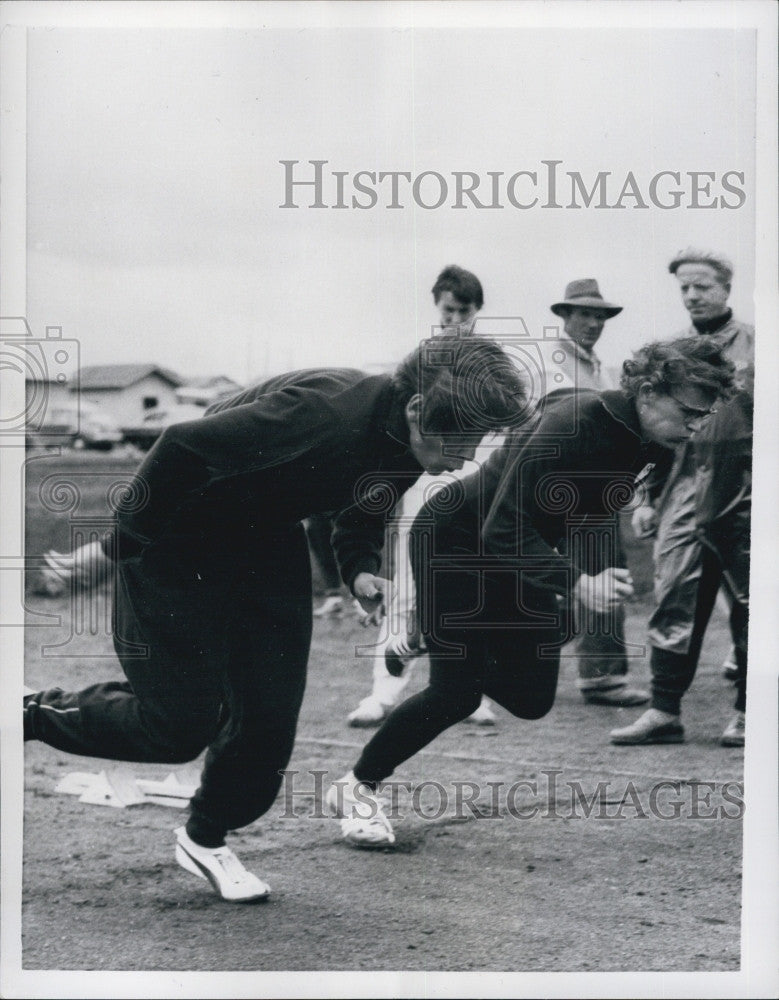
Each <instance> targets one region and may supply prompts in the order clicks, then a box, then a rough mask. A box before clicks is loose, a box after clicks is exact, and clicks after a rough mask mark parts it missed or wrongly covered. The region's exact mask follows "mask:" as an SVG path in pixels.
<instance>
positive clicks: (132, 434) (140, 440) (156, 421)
mask: <svg viewBox="0 0 779 1000" xmlns="http://www.w3.org/2000/svg"><path fill="white" fill-rule="evenodd" d="M205 412H206V410H205V407H204V406H195V405H194V404H191V403H177V404H175V405H174V406H157V407H155V408H154V409H153V410H149V412H148V413H147V414H145V415H144V417H143V420H142V421H141V423H140V424H135V425H134V426H132V427H123V428H122V434H123V435H124V440H125V441H128V442H129V443H130V444H134V445H135V447H136V448H140V449H141V451H148V450H149V448H151V446H152V445H153V444H154V442H155V441H156V440H157V438H158V437H159V436H160V434H162V432H163V431H164V430H165V428H166V427H170V426H171V424H180V423H182V422H183V421H185V420H198V419H200V417H202V416H203V414H204V413H205Z"/></svg>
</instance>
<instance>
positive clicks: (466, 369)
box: [24, 337, 524, 901]
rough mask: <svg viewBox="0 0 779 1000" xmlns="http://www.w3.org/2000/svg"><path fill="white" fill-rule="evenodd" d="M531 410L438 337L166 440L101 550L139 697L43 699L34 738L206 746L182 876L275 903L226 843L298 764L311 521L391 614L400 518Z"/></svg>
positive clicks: (139, 757)
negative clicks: (307, 521) (322, 527)
mask: <svg viewBox="0 0 779 1000" xmlns="http://www.w3.org/2000/svg"><path fill="white" fill-rule="evenodd" d="M523 405H524V388H523V384H522V381H521V379H520V377H519V376H518V374H517V372H516V369H515V368H514V366H513V364H512V362H511V361H510V360H509V358H508V357H507V356H506V355H505V354H504V353H503V351H502V350H501V349H500V348H499V347H498V346H497V345H496V344H494V343H493V342H491V341H486V340H475V339H473V338H462V337H437V338H435V339H433V340H430V341H425V342H423V343H422V344H421V345H420V347H419V348H418V349H417V350H416V351H414V352H413V353H412V354H411V355H410V356H409V357H408V358H407V359H406V361H405V362H404V363H403V364H402V365H401V366H400V367H399V368H398V370H397V371H396V372H395V374H394V376H390V375H377V376H368V375H365V374H363V373H361V372H358V371H354V370H351V369H333V370H314V371H303V372H294V373H292V374H290V375H285V376H281V377H279V378H276V379H272V380H271V381H269V382H266V383H264V384H263V385H261V386H258V387H256V388H254V389H250V390H247V391H245V392H242V393H240V394H239V395H237V396H234V397H233V398H232V399H230V400H228V401H226V402H224V403H221V404H219V405H217V406H216V407H214V409H213V411H212V412H211V413H210V414H209V415H207V416H205V417H203V418H202V419H201V420H197V421H192V422H190V423H183V424H178V425H175V426H173V427H171V428H169V429H168V430H166V431H165V432H164V434H163V435H162V436H161V438H160V439H159V440H158V441H157V443H156V444H155V446H154V447H153V448H152V449H151V451H150V452H149V454H148V455H147V457H146V459H145V460H144V462H143V463H142V465H141V467H140V469H139V471H138V473H137V475H136V477H135V479H134V481H133V484H132V488H131V489H130V491H129V493H128V495H127V497H126V498H125V501H124V502H123V504H122V505H121V509H120V512H119V513H118V516H117V520H116V526H115V530H114V532H112V533H111V534H110V535H109V536H108V537H107V538H106V540H105V542H104V548H105V550H106V553H107V554H109V555H110V556H111V557H112V558H113V559H115V560H116V563H117V573H116V584H115V599H114V613H115V617H116V622H115V629H114V645H115V648H116V651H117V654H118V656H119V659H120V662H121V665H122V669H123V670H124V673H125V675H126V677H127V680H126V681H124V682H121V683H120V682H111V683H105V684H95V685H92V686H91V687H88V688H86V689H85V690H83V691H79V692H65V691H62V690H60V689H58V688H53V689H49V690H45V691H39V692H37V693H32V694H28V695H26V696H25V699H24V732H25V738H26V739H37V740H41V741H43V742H45V743H49V744H50V745H51V746H54V747H56V748H58V749H60V750H65V751H67V752H70V753H76V754H81V755H84V756H93V757H107V758H111V759H115V760H131V761H150V762H151V761H156V762H169V763H177V762H184V761H188V760H192V759H194V758H195V757H197V756H198V754H200V752H201V751H202V750H203V749H204V748H206V747H208V752H207V754H206V759H205V766H204V769H203V773H202V779H201V784H200V787H199V789H198V790H197V792H196V794H195V796H194V798H193V800H192V803H191V812H190V816H189V819H188V822H187V824H186V827H182V828H181V829H179V830H177V831H176V833H177V841H176V857H177V860H178V861H179V863H180V864H181V865H182V867H184V868H186V869H187V870H188V871H190V872H192V873H193V874H195V875H199V876H200V877H202V878H207V879H209V881H211V883H212V884H213V886H214V888H215V889H216V891H217V892H218V893H219V894H220V895H221V896H222V898H224V899H227V900H230V901H247V900H254V899H261V898H264V897H265V896H267V894H268V892H269V889H268V886H267V885H266V884H265V883H264V882H262V881H261V880H260V879H259V878H257V877H256V876H255V875H253V874H251V873H250V872H248V871H246V869H245V868H244V867H243V865H242V864H241V863H240V861H239V860H238V859H237V857H236V856H235V854H233V852H232V851H231V850H230V848H229V847H227V846H226V844H225V834H226V833H227V832H228V831H229V830H234V829H236V828H238V827H242V826H245V825H247V824H248V823H251V822H253V821H254V820H255V819H257V818H258V817H259V816H261V815H263V814H264V813H265V812H266V811H267V810H268V809H269V808H270V806H271V804H272V803H273V801H274V799H275V797H276V794H277V792H278V788H279V785H280V782H281V776H280V774H279V772H280V771H282V770H283V769H284V768H285V767H286V765H287V763H288V761H289V757H290V754H291V752H292V747H293V742H294V737H295V728H296V724H297V717H298V711H299V709H300V704H301V700H302V697H303V691H304V687H305V677H306V665H307V660H308V652H309V644H310V637H311V574H310V562H309V556H308V547H307V544H306V538H305V533H304V529H303V526H302V524H301V522H302V520H303V519H304V518H306V517H308V516H310V515H312V514H314V513H317V512H320V511H339V512H340V513H339V514H338V516H337V517H336V522H335V530H334V535H333V545H334V549H335V553H336V557H337V559H338V563H339V567H340V572H341V575H342V577H343V580H344V582H345V583H346V584H347V586H349V587H350V588H351V591H352V593H353V594H354V596H355V597H356V598H357V599H358V600H359V601H360V602H361V604H362V605H363V607H364V608H365V610H366V611H371V612H372V613H373V614H374V615H375V614H378V612H379V609H380V605H381V604H382V602H383V599H384V594H385V590H386V587H387V585H386V581H384V580H382V579H381V578H380V577H378V576H377V575H376V574H377V573H378V572H379V567H380V559H381V548H382V544H383V537H384V518H385V515H386V514H387V513H389V511H391V510H392V508H393V507H394V506H395V504H396V503H397V500H398V498H399V497H400V496H401V495H402V493H403V492H404V491H405V490H406V489H407V488H408V487H409V486H410V485H411V484H412V483H413V482H414V481H415V480H416V479H417V477H418V476H419V475H420V474H421V473H422V472H423V471H427V472H431V473H440V472H444V471H452V470H454V469H458V468H461V467H462V464H463V462H464V461H465V460H467V459H470V458H472V456H473V453H474V451H475V447H476V445H477V443H478V441H479V440H480V439H481V437H482V436H483V435H484V434H485V433H488V432H490V431H493V430H496V429H499V428H501V427H504V426H506V425H507V424H510V423H512V422H514V421H515V419H516V418H517V416H518V414H520V413H521V412H522V409H523Z"/></svg>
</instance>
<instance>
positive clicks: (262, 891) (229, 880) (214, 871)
mask: <svg viewBox="0 0 779 1000" xmlns="http://www.w3.org/2000/svg"><path fill="white" fill-rule="evenodd" d="M176 861H178V863H179V864H180V865H181V867H182V868H185V869H186V870H187V871H188V872H191V873H192V874H193V875H197V877H198V878H204V879H208V881H209V882H210V883H211V885H212V886H213V887H214V889H215V890H216V892H217V893H218V894H219V895H220V896H221V897H222V899H226V900H227V901H228V902H229V903H252V902H254V901H256V900H259V899H266V898H267V897H268V895H269V894H270V886H269V885H267V883H265V882H263V881H262V880H261V879H259V878H257V876H256V875H252V873H251V872H247V870H246V869H245V868H244V866H243V865H242V864H241V862H240V861H239V860H238V858H237V857H236V856H235V854H233V852H232V851H231V850H230V848H229V847H215V848H210V847H201V846H200V845H199V844H196V843H195V842H194V840H192V839H191V838H190V837H188V836H187V831H186V829H185V828H184V827H183V826H180V827H179V828H178V830H176Z"/></svg>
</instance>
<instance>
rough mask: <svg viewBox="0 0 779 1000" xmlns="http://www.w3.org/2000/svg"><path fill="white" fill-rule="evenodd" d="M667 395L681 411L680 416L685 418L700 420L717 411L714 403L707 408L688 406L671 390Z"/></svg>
mask: <svg viewBox="0 0 779 1000" xmlns="http://www.w3.org/2000/svg"><path fill="white" fill-rule="evenodd" d="M668 395H669V396H670V397H671V399H672V400H673V401H674V402H675V403H676V405H677V406H678V407H679V409H680V410H681V411H682V416H683V417H684V418H685V419H687V420H702V419H703V418H704V417H710V416H711V415H712V413H716V412H717V407H716V405H714V406H710V407H708V408H707V409H700V408H699V407H697V406H689V405H688V404H687V403H683V402H682V401H681V399H679V398H678V397H677V396H674V394H673V393H672V392H669V393H668Z"/></svg>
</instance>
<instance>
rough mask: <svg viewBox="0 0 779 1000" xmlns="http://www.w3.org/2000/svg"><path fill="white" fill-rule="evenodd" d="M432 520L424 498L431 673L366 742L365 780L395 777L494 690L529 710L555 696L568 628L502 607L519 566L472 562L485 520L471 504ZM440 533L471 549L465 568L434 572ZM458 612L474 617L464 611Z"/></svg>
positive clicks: (417, 531) (420, 553)
mask: <svg viewBox="0 0 779 1000" xmlns="http://www.w3.org/2000/svg"><path fill="white" fill-rule="evenodd" d="M431 521H432V513H431V511H430V509H429V508H423V511H422V512H421V513H420V518H419V519H418V520H417V522H415V526H414V530H413V531H412V536H413V537H412V561H413V564H414V579H415V582H416V587H417V599H418V603H419V609H420V616H421V620H422V622H423V623H427V624H426V627H423V635H424V637H425V642H426V645H427V648H428V651H429V653H430V682H429V684H428V686H427V687H426V688H425V689H424V690H423V691H421V692H419V693H418V694H416V695H414V696H412V697H411V698H409V699H407V700H406V701H404V702H403V703H402V704H401V705H399V706H398V707H397V708H396V709H395V710H394V711H393V712H392V713H391V714H390V715H389V716H388V718H387V719H386V720H385V722H384V724H383V725H382V726H381V728H380V729H379V730H378V732H377V733H376V734H375V736H374V737H373V738H372V739H371V740H370V741H369V743H368V744H367V745H366V746H365V748H364V749H363V752H362V754H361V756H360V759H359V760H358V762H357V764H356V765H355V768H354V773H355V776H356V777H357V778H358V779H360V780H362V781H368V782H378V781H382V780H384V779H385V778H387V777H388V776H389V775H390V774H392V772H393V771H394V770H395V768H396V767H398V766H399V765H400V764H401V763H402V762H403V761H405V760H407V759H408V758H409V757H412V756H413V755H414V754H415V753H417V752H418V751H419V750H421V749H422V748H423V747H424V746H426V745H427V744H428V743H430V742H431V741H432V740H433V739H435V737H436V736H438V735H439V734H440V733H441V732H443V731H444V730H445V729H447V728H449V727H450V726H452V725H454V724H455V723H456V722H460V721H462V720H463V719H465V718H467V717H468V716H469V715H471V714H472V713H473V712H474V711H475V710H476V709H477V708H478V706H479V703H480V701H481V697H482V694H483V693H484V692H485V690H486V693H487V694H489V695H490V696H491V697H494V698H495V700H496V701H498V702H499V703H500V704H502V705H504V707H506V708H507V709H508V710H509V711H511V712H512V713H513V714H515V715H518V716H521V717H524V718H539V717H540V716H541V715H543V714H545V713H546V712H547V711H548V710H549V708H550V707H551V705H552V702H553V701H554V691H555V689H556V682H557V664H558V661H559V642H560V630H559V628H551V629H545V630H544V633H543V636H541V637H539V636H538V635H537V634H536V630H534V629H527V628H526V629H511V628H509V627H508V623H511V622H514V623H516V620H517V617H518V616H519V613H518V612H517V610H516V609H513V613H510V614H509V616H508V617H503V618H501V617H500V616H501V615H505V614H506V607H505V602H504V601H503V595H507V596H506V600H508V599H509V597H508V595H510V597H511V598H513V597H514V595H515V594H516V592H517V587H516V581H515V579H514V577H513V575H512V574H508V573H507V574H501V573H497V574H495V575H494V579H493V577H492V575H491V574H484V573H483V572H481V571H479V570H473V569H468V568H466V567H467V564H468V557H469V556H472V555H473V554H474V553H475V552H477V551H478V523H476V524H475V525H474V523H472V519H470V518H469V517H468V511H465V512H464V513H463V515H462V517H458V518H444V517H439V518H438V522H437V523H436V524H435V525H432V524H431ZM431 527H432V531H431V530H430V529H431ZM474 531H475V534H474ZM425 539H427V542H426V541H425ZM431 543H432V544H433V545H434V552H435V554H436V555H446V556H452V557H455V559H456V557H457V556H458V555H460V556H464V557H465V560H464V562H463V568H457V566H456V565H455V566H453V567H447V568H442V569H439V570H437V571H436V572H435V573H434V574H432V575H431V573H429V572H428V569H429V566H427V565H426V559H427V558H429V557H427V556H426V553H427V552H428V551H429V545H430V544H431ZM499 595H500V596H499ZM502 602H503V603H502ZM548 603H549V604H550V605H551V610H552V611H553V613H554V612H556V602H554V600H553V599H551V598H550V600H549V602H548ZM543 610H545V611H548V610H550V609H549V608H545V609H543ZM496 615H497V616H498V617H497V618H496V617H495V616H496ZM458 617H459V618H460V619H462V618H467V619H469V620H468V621H467V622H463V621H462V620H461V621H457V620H456V619H457V618H458ZM501 622H503V623H504V624H503V625H501ZM539 638H540V639H541V641H540V642H537V641H536V640H537V639H539ZM547 646H549V647H551V649H546V648H545V647H547Z"/></svg>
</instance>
